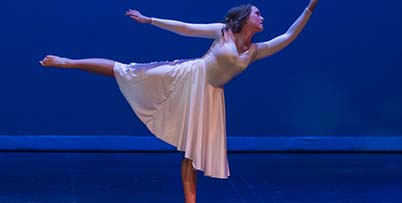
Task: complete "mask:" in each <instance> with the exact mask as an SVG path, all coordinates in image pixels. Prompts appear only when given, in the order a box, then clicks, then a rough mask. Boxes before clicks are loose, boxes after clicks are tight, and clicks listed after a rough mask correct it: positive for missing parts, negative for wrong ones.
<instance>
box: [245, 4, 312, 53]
mask: <svg viewBox="0 0 402 203" xmlns="http://www.w3.org/2000/svg"><path fill="white" fill-rule="evenodd" d="M317 2H318V0H310V3H309V5H308V6H307V8H306V9H305V10H304V12H303V13H302V14H301V15H300V17H299V18H298V19H297V20H296V21H295V22H294V23H293V24H292V25H291V26H290V27H289V29H288V30H287V31H286V33H284V34H282V35H280V36H278V37H276V38H274V39H272V40H269V41H266V42H260V43H257V44H256V45H257V49H256V55H255V58H254V59H253V61H255V60H258V59H262V58H265V57H267V56H270V55H272V54H275V53H277V52H279V51H280V50H282V49H283V48H285V47H287V46H288V45H289V44H290V43H291V42H293V41H294V40H295V39H296V37H297V36H298V35H299V34H300V32H301V31H302V30H303V28H304V26H305V25H306V24H307V22H308V20H309V19H310V16H311V14H312V11H313V10H314V8H315V6H316V4H317Z"/></svg>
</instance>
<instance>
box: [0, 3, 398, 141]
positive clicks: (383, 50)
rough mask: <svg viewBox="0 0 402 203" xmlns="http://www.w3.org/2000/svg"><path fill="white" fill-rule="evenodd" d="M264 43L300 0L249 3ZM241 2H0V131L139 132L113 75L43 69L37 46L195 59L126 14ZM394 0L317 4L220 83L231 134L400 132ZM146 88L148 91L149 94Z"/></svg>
mask: <svg viewBox="0 0 402 203" xmlns="http://www.w3.org/2000/svg"><path fill="white" fill-rule="evenodd" d="M249 2H250V3H253V4H255V5H257V6H258V7H259V8H260V10H261V12H262V15H263V16H264V17H265V30H264V32H262V33H260V34H258V35H257V36H256V37H255V39H254V40H255V41H256V42H258V41H263V40H268V39H271V38H273V37H275V36H277V35H279V34H281V33H283V32H285V31H286V29H287V28H288V27H289V26H290V25H291V23H292V22H293V21H294V20H295V19H296V18H297V17H298V16H299V15H300V13H301V12H302V11H303V9H304V8H305V6H306V5H307V3H308V1H307V0H298V1H249ZM241 3H244V1H238V0H232V1H212V0H204V1H178V0H176V1H175V0H173V1H162V0H157V1H133V0H131V1H106V0H98V1H90V0H58V1H54V0H52V1H51V0H38V1H12V0H6V1H3V2H2V12H0V22H1V50H0V51H1V60H0V64H1V65H0V67H1V70H2V71H1V76H0V77H1V80H0V88H1V100H0V115H1V116H0V135H25V134H34V135H35V134H38V135H46V134H53V135H54V134H57V135H102V134H108V135H148V134H149V132H148V131H147V129H146V128H145V127H144V125H143V124H141V123H140V121H139V120H138V119H137V118H136V117H135V115H134V113H133V112H132V111H131V109H130V107H129V106H128V104H127V103H126V101H125V100H124V98H123V96H122V95H121V93H120V92H119V89H118V87H117V85H116V83H115V81H114V79H112V78H107V77H103V76H96V75H92V74H89V73H86V72H81V71H74V70H61V69H51V68H42V67H40V66H39V64H38V61H39V60H40V59H41V58H42V57H43V56H45V55H46V54H56V55H62V56H67V57H72V58H83V57H104V58H110V59H114V60H118V61H121V62H125V63H128V62H150V61H162V60H173V59H182V58H195V57H200V56H202V55H203V54H204V53H205V52H206V51H207V49H208V48H209V46H210V44H211V41H210V40H206V39H197V38H186V37H182V36H177V35H175V34H173V33H169V32H166V31H163V30H159V29H158V28H155V27H152V26H150V25H143V24H137V23H135V22H134V21H132V20H131V19H129V18H128V17H126V16H124V12H125V11H126V10H127V9H128V8H132V9H139V10H140V11H142V12H143V13H144V14H146V15H149V16H155V17H161V18H170V19H177V20H183V21H188V22H195V23H197V22H216V21H220V20H221V19H222V18H223V16H224V14H225V13H226V11H227V10H228V9H229V8H230V7H232V6H235V5H238V4H241ZM401 22H402V3H401V2H399V1H392V2H391V3H390V2H380V1H374V0H366V1H346V0H338V1H323V0H322V1H321V2H320V3H319V5H318V7H317V9H316V11H315V12H314V14H313V16H312V18H311V20H310V22H309V23H308V25H307V26H306V28H305V30H304V31H303V32H302V34H301V35H300V36H299V38H298V39H297V40H296V41H295V42H294V43H293V44H292V45H291V46H289V47H288V48H286V49H285V50H283V51H282V52H280V53H278V54H276V55H274V56H272V57H270V58H267V59H264V60H261V61H258V62H256V63H254V64H252V65H251V66H250V67H249V68H248V70H247V71H245V72H244V73H243V74H241V75H240V76H239V77H237V78H236V79H234V80H233V81H231V82H230V83H229V84H228V85H227V86H226V87H225V95H226V107H227V130H228V135H230V136H238V135H253V136H277V135H290V136H299V135H336V136H345V135H353V136H360V135H364V136H371V135H402V77H401V76H402V58H401V57H402V37H401V36H402V32H401V30H402V23H401ZM150 91H152V90H150Z"/></svg>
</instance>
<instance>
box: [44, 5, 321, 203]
mask: <svg viewBox="0 0 402 203" xmlns="http://www.w3.org/2000/svg"><path fill="white" fill-rule="evenodd" d="M317 2H318V0H310V2H309V4H308V6H307V7H306V8H305V9H304V11H303V13H302V14H301V15H300V17H299V18H298V19H297V20H296V21H295V22H294V23H293V24H292V25H291V26H290V28H289V29H288V30H287V31H286V32H285V33H284V34H282V35H280V36H278V37H276V38H274V39H272V40H269V41H265V42H258V43H253V42H252V38H253V36H254V34H256V33H257V32H261V31H262V30H263V21H264V18H263V17H262V16H261V13H260V11H259V10H258V8H257V7H255V6H253V5H250V4H247V5H241V6H237V7H234V8H232V9H230V10H229V11H228V13H227V14H226V16H225V19H224V22H223V23H210V24H191V23H184V22H180V21H174V20H167V19H160V18H155V17H147V16H145V15H143V14H141V13H140V12H139V11H137V10H131V9H130V10H128V11H127V12H126V15H127V16H129V17H130V18H132V19H134V20H135V21H136V22H138V23H145V24H152V25H154V26H157V27H159V28H161V29H165V30H168V31H171V32H174V33H177V34H179V35H183V36H190V37H202V38H210V39H214V41H213V43H212V45H211V48H210V49H209V50H208V52H207V53H206V54H205V55H204V56H203V57H201V58H197V59H189V60H180V61H178V60H177V61H171V62H153V63H146V64H140V63H130V64H123V63H120V62H117V61H113V60H108V59H101V58H89V59H70V58H64V57H58V56H53V55H48V56H46V57H45V58H44V59H43V60H42V61H40V63H41V64H42V65H43V66H46V67H47V66H51V67H59V68H74V69H75V68H77V69H81V70H86V71H90V72H94V73H97V74H102V75H107V76H112V77H115V78H116V80H117V83H118V85H119V88H120V90H121V92H122V93H123V95H124V96H125V98H126V99H127V101H128V103H129V104H130V106H131V107H132V109H133V111H134V112H135V114H136V115H137V116H138V117H139V119H140V120H141V121H142V122H143V123H144V124H145V125H146V126H147V128H148V129H149V130H150V131H151V132H152V133H153V134H154V135H156V136H157V137H158V138H160V139H162V140H163V141H165V142H167V143H169V144H171V145H173V146H175V147H177V150H179V151H183V152H184V158H183V160H182V163H181V178H182V183H183V188H184V197H185V202H186V203H190V202H195V201H196V181H197V180H196V175H197V170H200V171H203V172H204V175H206V176H210V177H213V178H227V177H228V176H229V166H228V160H227V152H226V124H225V102H224V93H223V86H224V85H225V84H226V83H228V82H229V81H230V80H231V79H233V78H234V77H235V76H236V75H238V74H239V73H241V72H242V71H244V70H245V69H246V68H247V66H248V65H249V64H251V63H252V62H254V61H256V60H259V59H262V58H265V57H268V56H270V55H272V54H274V53H276V52H278V51H280V50H281V49H283V48H285V47H286V46H288V45H289V44H290V43H291V42H292V41H293V40H294V39H295V38H296V37H297V36H298V35H299V33H300V32H301V31H302V29H303V28H304V26H305V25H306V23H307V21H308V20H309V18H310V16H311V14H312V11H313V10H314V8H315V6H316V4H317Z"/></svg>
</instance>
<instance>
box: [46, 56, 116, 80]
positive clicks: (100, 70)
mask: <svg viewBox="0 0 402 203" xmlns="http://www.w3.org/2000/svg"><path fill="white" fill-rule="evenodd" d="M114 63H115V61H113V60H109V59H102V58H89V59H69V58H62V57H58V56H52V55H48V56H46V57H45V58H44V59H43V60H42V61H40V64H41V65H42V66H45V67H58V68H77V69H81V70H85V71H89V72H92V73H96V74H100V75H106V76H111V77H114V71H113V66H114Z"/></svg>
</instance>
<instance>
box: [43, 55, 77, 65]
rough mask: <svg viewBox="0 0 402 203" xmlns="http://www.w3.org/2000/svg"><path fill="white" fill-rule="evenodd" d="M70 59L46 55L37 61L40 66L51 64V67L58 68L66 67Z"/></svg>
mask: <svg viewBox="0 0 402 203" xmlns="http://www.w3.org/2000/svg"><path fill="white" fill-rule="evenodd" d="M69 60H70V59H68V58H62V57H58V56H53V55H47V56H46V57H45V58H44V59H43V60H42V61H39V63H40V64H41V65H42V66H46V67H47V66H53V67H59V68H68V63H67V62H68V61H69Z"/></svg>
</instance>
